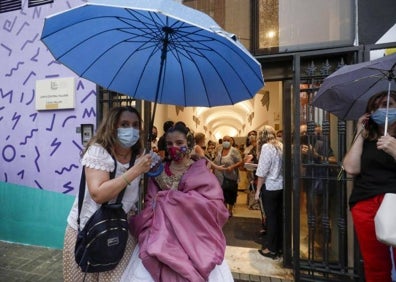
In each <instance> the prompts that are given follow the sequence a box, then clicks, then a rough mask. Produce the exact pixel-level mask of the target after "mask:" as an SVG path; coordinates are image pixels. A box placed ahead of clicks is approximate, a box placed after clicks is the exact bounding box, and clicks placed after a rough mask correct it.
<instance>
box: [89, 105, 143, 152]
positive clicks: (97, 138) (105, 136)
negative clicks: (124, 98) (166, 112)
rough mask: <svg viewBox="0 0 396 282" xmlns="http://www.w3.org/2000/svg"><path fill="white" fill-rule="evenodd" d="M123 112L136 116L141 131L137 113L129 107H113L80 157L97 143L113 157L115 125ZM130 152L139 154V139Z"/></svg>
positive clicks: (115, 135)
mask: <svg viewBox="0 0 396 282" xmlns="http://www.w3.org/2000/svg"><path fill="white" fill-rule="evenodd" d="M123 112H131V113H134V114H136V115H137V117H138V119H139V129H140V130H141V126H142V119H141V117H140V114H139V112H138V111H137V110H136V109H135V108H134V107H131V106H121V107H114V108H112V109H110V111H109V112H108V113H107V115H106V116H105V117H104V118H103V119H102V122H101V124H100V125H99V127H98V130H97V131H96V134H95V135H94V136H93V137H92V138H91V140H89V142H88V144H87V146H86V147H85V149H84V150H83V152H82V155H84V154H85V152H86V151H87V149H88V147H89V146H90V145H92V144H93V143H97V144H100V145H102V146H103V148H105V149H106V150H107V152H109V153H110V154H111V155H112V156H115V152H114V145H115V143H116V142H117V140H118V139H117V138H118V137H117V123H118V121H119V119H120V116H121V114H122V113H123ZM131 149H132V151H133V152H134V153H135V154H139V153H140V151H141V149H142V142H141V138H139V141H138V142H136V144H135V145H133V146H132V148H131Z"/></svg>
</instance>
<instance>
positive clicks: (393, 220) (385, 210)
mask: <svg viewBox="0 0 396 282" xmlns="http://www.w3.org/2000/svg"><path fill="white" fill-rule="evenodd" d="M395 207H396V194H394V193H386V194H385V196H384V199H383V200H382V203H381V206H380V207H379V209H378V211H377V214H376V215H375V217H374V223H375V233H376V235H377V239H378V241H380V242H382V243H384V244H387V245H390V246H393V247H396V209H395Z"/></svg>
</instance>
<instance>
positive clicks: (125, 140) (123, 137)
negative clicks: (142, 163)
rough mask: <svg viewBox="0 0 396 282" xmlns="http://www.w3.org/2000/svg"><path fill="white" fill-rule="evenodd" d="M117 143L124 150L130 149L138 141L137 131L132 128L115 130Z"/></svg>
mask: <svg viewBox="0 0 396 282" xmlns="http://www.w3.org/2000/svg"><path fill="white" fill-rule="evenodd" d="M117 136H118V141H119V142H120V144H121V146H122V147H124V148H130V147H132V146H133V145H135V144H136V142H137V141H138V140H139V130H138V129H135V128H133V127H120V128H117Z"/></svg>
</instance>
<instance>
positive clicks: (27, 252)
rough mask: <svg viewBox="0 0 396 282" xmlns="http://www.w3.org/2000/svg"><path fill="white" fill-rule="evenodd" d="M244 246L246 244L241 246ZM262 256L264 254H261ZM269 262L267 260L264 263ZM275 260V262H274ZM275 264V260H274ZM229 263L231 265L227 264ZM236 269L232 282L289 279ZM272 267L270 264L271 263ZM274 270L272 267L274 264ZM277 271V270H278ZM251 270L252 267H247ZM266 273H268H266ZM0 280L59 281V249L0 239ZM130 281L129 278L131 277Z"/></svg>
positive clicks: (272, 281)
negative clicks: (237, 270)
mask: <svg viewBox="0 0 396 282" xmlns="http://www.w3.org/2000/svg"><path fill="white" fill-rule="evenodd" d="M241 249H245V252H246V250H248V249H247V248H241ZM231 252H238V253H240V256H239V254H237V253H233V254H228V256H230V255H231V256H234V257H235V256H237V257H239V259H238V261H240V262H243V263H242V265H243V264H244V263H248V261H246V258H245V255H244V252H243V250H242V252H240V251H235V250H234V249H232V250H231ZM264 259H266V258H264ZM270 263H271V262H270V261H267V265H269V264H270ZM274 263H276V262H274ZM278 264H279V262H278ZM230 267H231V265H230ZM239 267H240V268H241V267H242V269H241V271H240V272H233V273H232V274H233V276H234V279H235V280H234V281H235V282H246V281H249V282H250V281H259V282H264V281H265V282H291V281H292V279H291V278H290V275H287V276H288V277H287V278H280V277H279V276H278V277H271V276H265V275H260V274H257V273H251V274H248V273H246V271H244V270H243V266H241V264H240V265H239ZM271 268H272V267H271ZM274 270H276V267H274ZM278 271H279V270H278ZM250 272H253V271H250ZM269 274H270V273H269ZM0 281H4V282H22V281H23V282H27V281H29V282H37V281H40V282H60V281H63V275H62V250H59V249H50V248H43V247H36V246H28V245H21V244H15V243H9V242H4V241H0ZM131 282H133V281H131Z"/></svg>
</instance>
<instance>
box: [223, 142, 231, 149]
mask: <svg viewBox="0 0 396 282" xmlns="http://www.w3.org/2000/svg"><path fill="white" fill-rule="evenodd" d="M230 147H231V143H230V142H229V141H223V148H224V149H228V148H230Z"/></svg>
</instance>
